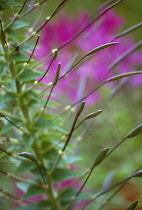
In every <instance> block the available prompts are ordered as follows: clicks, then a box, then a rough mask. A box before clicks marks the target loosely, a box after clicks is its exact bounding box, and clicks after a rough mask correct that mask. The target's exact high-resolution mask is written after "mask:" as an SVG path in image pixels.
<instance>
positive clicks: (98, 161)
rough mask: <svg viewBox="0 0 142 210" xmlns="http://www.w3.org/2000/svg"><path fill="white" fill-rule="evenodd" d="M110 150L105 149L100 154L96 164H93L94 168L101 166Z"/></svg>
mask: <svg viewBox="0 0 142 210" xmlns="http://www.w3.org/2000/svg"><path fill="white" fill-rule="evenodd" d="M108 150H109V147H107V148H104V149H103V150H102V151H101V152H100V153H99V154H98V156H97V158H96V160H95V162H94V164H93V167H94V166H97V165H99V164H100V163H101V162H102V161H103V159H104V158H105V156H106V154H107V152H108Z"/></svg>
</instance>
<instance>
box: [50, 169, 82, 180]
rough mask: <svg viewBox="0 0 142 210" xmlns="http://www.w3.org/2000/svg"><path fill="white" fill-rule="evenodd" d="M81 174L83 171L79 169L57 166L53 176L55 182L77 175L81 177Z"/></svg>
mask: <svg viewBox="0 0 142 210" xmlns="http://www.w3.org/2000/svg"><path fill="white" fill-rule="evenodd" d="M81 175H82V173H81V172H79V171H74V170H68V169H62V168H57V169H56V170H55V171H54V173H53V176H52V178H53V181H54V182H61V181H65V180H69V179H73V178H76V177H80V176H81Z"/></svg>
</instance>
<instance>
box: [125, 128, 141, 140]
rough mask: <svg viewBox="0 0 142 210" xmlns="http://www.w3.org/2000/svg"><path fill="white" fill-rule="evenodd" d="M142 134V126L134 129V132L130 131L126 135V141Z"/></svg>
mask: <svg viewBox="0 0 142 210" xmlns="http://www.w3.org/2000/svg"><path fill="white" fill-rule="evenodd" d="M141 132H142V124H140V125H138V126H137V127H136V128H134V129H133V130H132V131H130V132H129V133H128V134H127V135H126V137H125V138H126V139H128V138H132V137H135V136H137V135H139V134H140V133H141Z"/></svg>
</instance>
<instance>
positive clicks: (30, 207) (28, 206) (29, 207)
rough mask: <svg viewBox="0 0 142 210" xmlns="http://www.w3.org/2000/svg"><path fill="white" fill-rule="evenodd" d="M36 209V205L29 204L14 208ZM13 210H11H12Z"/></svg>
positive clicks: (16, 209)
mask: <svg viewBox="0 0 142 210" xmlns="http://www.w3.org/2000/svg"><path fill="white" fill-rule="evenodd" d="M35 208H36V204H35V205H34V204H30V205H26V206H24V207H20V208H14V209H15V210H35ZM14 209H13V210H14Z"/></svg>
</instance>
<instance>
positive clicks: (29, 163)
mask: <svg viewBox="0 0 142 210" xmlns="http://www.w3.org/2000/svg"><path fill="white" fill-rule="evenodd" d="M35 167H36V164H35V163H34V162H32V161H22V163H21V164H20V165H19V166H18V167H17V169H16V173H22V172H25V171H29V170H31V169H32V168H35Z"/></svg>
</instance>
